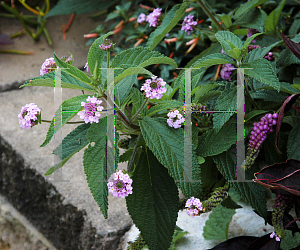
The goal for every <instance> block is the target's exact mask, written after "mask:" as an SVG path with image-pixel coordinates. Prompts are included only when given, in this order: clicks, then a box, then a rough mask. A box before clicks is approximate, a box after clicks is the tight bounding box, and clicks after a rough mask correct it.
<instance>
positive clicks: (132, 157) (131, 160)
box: [127, 132, 142, 172]
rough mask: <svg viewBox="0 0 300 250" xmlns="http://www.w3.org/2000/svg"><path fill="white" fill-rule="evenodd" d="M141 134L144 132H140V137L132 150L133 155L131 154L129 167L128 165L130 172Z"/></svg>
mask: <svg viewBox="0 0 300 250" xmlns="http://www.w3.org/2000/svg"><path fill="white" fill-rule="evenodd" d="M141 134H142V132H140V134H139V136H138V138H137V139H136V143H135V145H134V149H133V152H132V155H131V158H130V162H129V164H128V167H127V172H130V168H131V165H132V162H133V159H134V156H135V153H136V150H137V146H138V142H139V139H140V137H141Z"/></svg>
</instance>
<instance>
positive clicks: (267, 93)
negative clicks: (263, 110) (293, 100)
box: [250, 89, 286, 102]
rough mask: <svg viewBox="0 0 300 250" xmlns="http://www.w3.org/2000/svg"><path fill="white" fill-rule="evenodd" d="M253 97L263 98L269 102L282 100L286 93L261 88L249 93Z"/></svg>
mask: <svg viewBox="0 0 300 250" xmlns="http://www.w3.org/2000/svg"><path fill="white" fill-rule="evenodd" d="M250 95H251V97H252V98H253V99H263V100H265V101H271V102H284V101H285V99H286V94H285V93H283V92H280V93H278V92H277V91H276V90H266V89H262V90H259V91H256V92H254V93H251V94H250Z"/></svg>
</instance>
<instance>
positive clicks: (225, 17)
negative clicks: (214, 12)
mask: <svg viewBox="0 0 300 250" xmlns="http://www.w3.org/2000/svg"><path fill="white" fill-rule="evenodd" d="M220 18H221V20H222V22H223V23H224V25H225V27H226V28H229V27H230V26H231V25H232V22H231V17H230V16H229V15H222V16H220Z"/></svg>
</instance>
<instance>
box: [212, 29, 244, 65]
mask: <svg viewBox="0 0 300 250" xmlns="http://www.w3.org/2000/svg"><path fill="white" fill-rule="evenodd" d="M216 38H217V39H218V41H219V42H220V44H221V45H222V48H223V50H224V52H225V53H226V54H230V52H229V51H230V50H233V49H238V50H241V49H242V47H243V43H242V41H241V39H240V38H238V37H237V36H236V35H235V34H233V33H232V32H230V31H218V32H217V33H216ZM231 63H232V61H231Z"/></svg>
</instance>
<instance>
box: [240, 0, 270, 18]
mask: <svg viewBox="0 0 300 250" xmlns="http://www.w3.org/2000/svg"><path fill="white" fill-rule="evenodd" d="M265 2H267V0H250V1H248V2H246V3H244V4H243V5H242V6H241V7H239V8H238V9H237V10H236V11H235V14H234V18H235V19H237V18H238V17H240V16H242V15H244V14H246V13H247V11H249V10H250V9H252V8H254V7H256V6H258V5H261V4H263V3H265Z"/></svg>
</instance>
